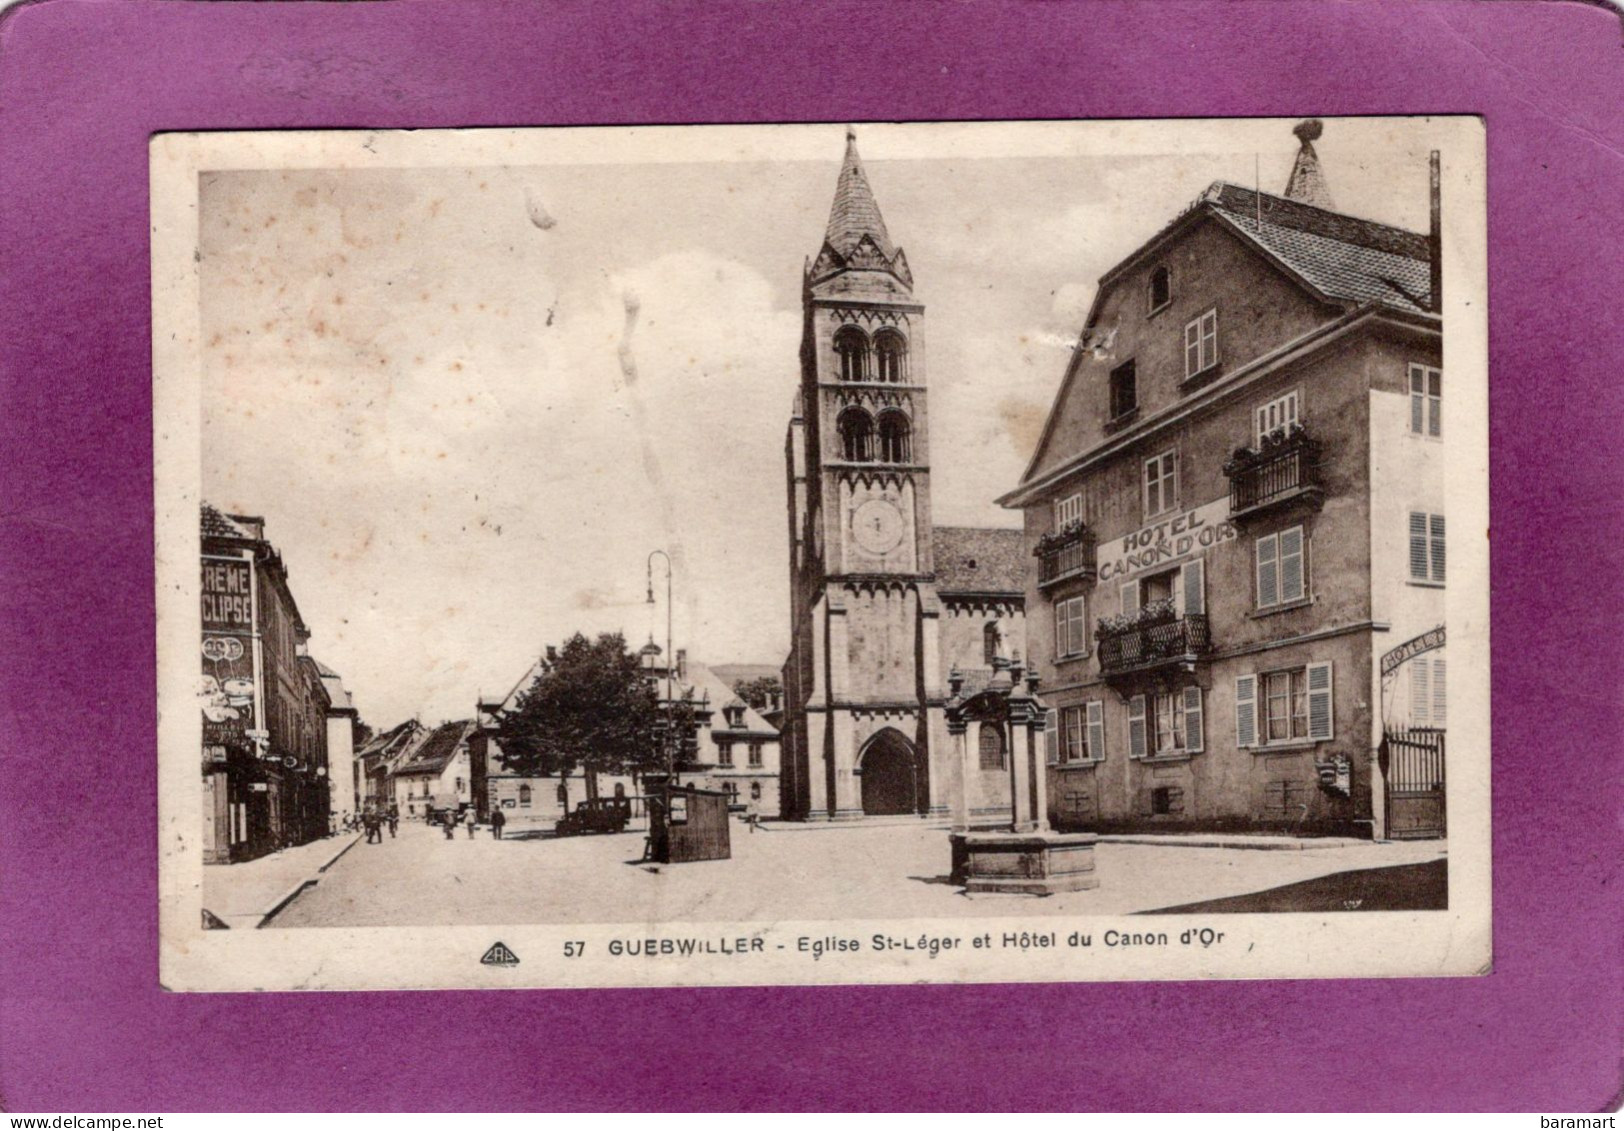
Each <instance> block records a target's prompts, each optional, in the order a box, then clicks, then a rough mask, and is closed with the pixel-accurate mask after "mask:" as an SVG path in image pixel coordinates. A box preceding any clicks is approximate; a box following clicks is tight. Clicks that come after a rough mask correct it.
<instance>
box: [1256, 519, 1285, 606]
mask: <svg viewBox="0 0 1624 1131" xmlns="http://www.w3.org/2000/svg"><path fill="white" fill-rule="evenodd" d="M1279 603H1280V539H1279V537H1278V536H1277V535H1274V534H1270V535H1268V536H1267V537H1264V538H1259V539H1258V540H1257V605H1258V608H1260V609H1266V608H1268V607H1269V606H1270V605H1278V604H1279Z"/></svg>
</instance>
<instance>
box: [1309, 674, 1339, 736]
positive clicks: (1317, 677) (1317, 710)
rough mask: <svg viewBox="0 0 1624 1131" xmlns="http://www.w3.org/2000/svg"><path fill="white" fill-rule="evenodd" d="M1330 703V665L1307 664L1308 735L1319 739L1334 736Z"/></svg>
mask: <svg viewBox="0 0 1624 1131" xmlns="http://www.w3.org/2000/svg"><path fill="white" fill-rule="evenodd" d="M1331 720H1332V703H1331V665H1330V664H1309V665H1308V737H1309V738H1312V739H1314V740H1315V741H1319V740H1321V739H1327V738H1331V737H1334V728H1333V726H1332V723H1331Z"/></svg>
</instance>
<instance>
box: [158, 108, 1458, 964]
mask: <svg viewBox="0 0 1624 1131" xmlns="http://www.w3.org/2000/svg"><path fill="white" fill-rule="evenodd" d="M152 156H153V218H154V236H153V239H154V245H153V246H154V278H153V283H154V286H153V293H154V325H155V328H156V331H157V332H156V333H155V335H154V337H155V351H156V352H155V372H156V378H155V385H156V387H155V391H154V396H155V420H156V424H155V428H156V436H155V440H156V446H157V466H156V499H155V504H156V514H157V545H156V547H155V551H156V555H157V570H158V572H157V580H158V618H159V627H158V640H159V657H158V659H159V703H158V707H159V715H160V750H159V763H160V764H159V782H160V789H159V797H160V844H161V852H162V855H161V865H162V872H161V877H160V894H161V901H162V924H163V949H162V960H163V967H164V981H165V984H166V985H169V986H171V987H172V988H175V989H180V990H244V989H307V990H323V989H333V990H338V989H368V988H436V987H478V988H484V987H501V986H509V987H517V986H527V987H531V986H554V985H557V986H616V985H704V984H799V983H817V982H888V981H889V982H908V981H941V982H977V981H980V982H986V981H1064V980H1090V979H1168V978H1211V977H1352V976H1437V975H1471V974H1476V973H1482V972H1485V971H1486V970H1487V968H1488V964H1489V960H1490V940H1489V865H1488V859H1489V856H1488V844H1489V805H1488V779H1489V725H1488V720H1489V713H1488V705H1489V696H1488V670H1489V629H1488V615H1487V610H1488V584H1487V577H1488V573H1487V570H1488V541H1487V534H1488V507H1487V489H1488V488H1487V470H1486V468H1487V450H1488V449H1487V443H1488V441H1487V403H1488V401H1487V379H1486V362H1485V356H1486V330H1485V326H1486V322H1485V318H1486V315H1485V309H1484V308H1485V296H1486V275H1485V266H1484V263H1485V238H1484V186H1483V162H1484V149H1483V131H1482V127H1481V123H1479V122H1478V121H1477V120H1475V119H1470V118H1449V117H1435V118H1337V117H1302V118H1287V119H1235V120H1192V119H1181V120H1168V121H1133V122H1111V121H1076V122H1058V121H1057V122H1004V123H1000V122H983V123H914V124H906V123H903V124H896V123H861V122H859V123H852V124H847V123H843V122H833V123H827V124H806V125H782V126H672V127H656V128H648V127H640V128H625V129H617V128H536V129H525V130H477V131H434V130H425V131H416V132H411V133H404V132H402V133H389V132H377V133H370V132H364V131H348V132H345V131H326V132H304V133H298V132H287V133H263V134H254V133H244V134H214V135H205V134H191V135H187V134H170V135H159V136H157V137H155V138H154V140H153V147H152ZM1450 645H1452V646H1450Z"/></svg>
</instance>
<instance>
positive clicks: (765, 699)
mask: <svg viewBox="0 0 1624 1131" xmlns="http://www.w3.org/2000/svg"><path fill="white" fill-rule="evenodd" d="M733 693H734V694H735V695H737V696H738V697H739V698H740V699H743V700H744V701H745V702H746V703H748V704H750V706H751V708H752V709H753V710H757V711H765V710H767V709H768V708H769V707H770V706H772V704H774V703H776V702H779V701H780V700H781V699H782V697H783V694H784V688H783V685H782V684H780V683H779V682H778V677H777V676H775V675H763V676H757V677H756V678H755V679H741V680H738V681H737V682H735V683H734V684H733Z"/></svg>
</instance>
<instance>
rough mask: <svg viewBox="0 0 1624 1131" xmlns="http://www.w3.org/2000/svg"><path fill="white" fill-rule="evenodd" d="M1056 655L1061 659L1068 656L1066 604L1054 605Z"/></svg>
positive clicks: (1062, 602)
mask: <svg viewBox="0 0 1624 1131" xmlns="http://www.w3.org/2000/svg"><path fill="white" fill-rule="evenodd" d="M1054 654H1055V658H1056V659H1060V658H1062V657H1064V656H1065V654H1066V602H1064V601H1056V602H1055V603H1054Z"/></svg>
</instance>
